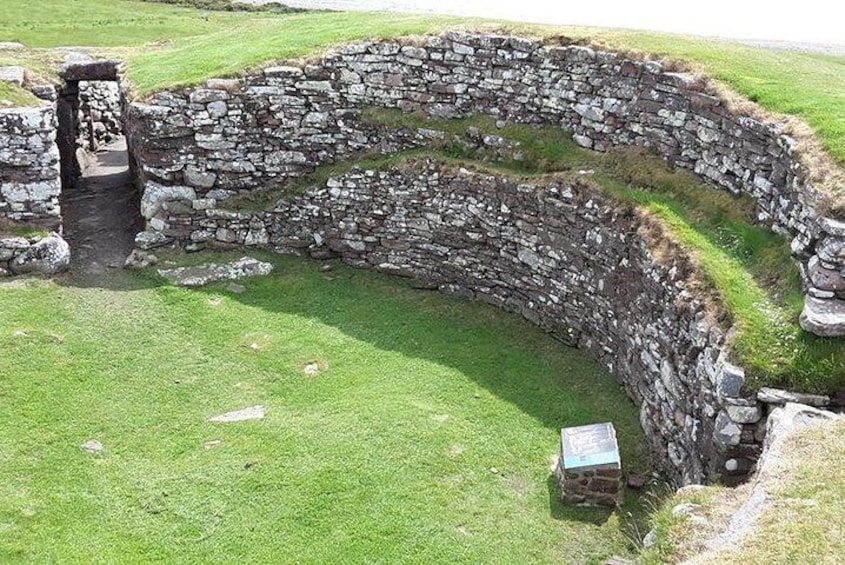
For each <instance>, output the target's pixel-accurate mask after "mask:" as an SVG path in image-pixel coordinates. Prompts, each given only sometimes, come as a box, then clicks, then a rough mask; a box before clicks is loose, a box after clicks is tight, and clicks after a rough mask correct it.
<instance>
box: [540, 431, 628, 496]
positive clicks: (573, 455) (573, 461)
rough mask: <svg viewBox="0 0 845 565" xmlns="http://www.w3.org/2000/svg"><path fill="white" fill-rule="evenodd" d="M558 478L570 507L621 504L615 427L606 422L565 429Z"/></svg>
mask: <svg viewBox="0 0 845 565" xmlns="http://www.w3.org/2000/svg"><path fill="white" fill-rule="evenodd" d="M554 474H555V476H556V477H557V480H558V483H559V484H560V487H561V491H562V492H561V497H562V499H563V502H564V503H566V504H575V505H578V506H616V505H618V504H620V503H621V502H622V494H623V493H622V465H621V462H620V459H619V445H618V443H617V442H616V429H615V428H614V427H613V424H611V423H609V422H605V423H601V424H590V425H587V426H577V427H572V428H563V429H561V430H560V457H559V458H558V462H557V465H556V466H555V472H554Z"/></svg>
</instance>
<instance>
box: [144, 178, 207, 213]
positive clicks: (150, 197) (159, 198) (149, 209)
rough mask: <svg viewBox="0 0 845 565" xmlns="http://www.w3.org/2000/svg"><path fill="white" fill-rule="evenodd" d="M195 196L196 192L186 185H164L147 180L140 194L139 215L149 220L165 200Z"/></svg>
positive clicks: (193, 197)
mask: <svg viewBox="0 0 845 565" xmlns="http://www.w3.org/2000/svg"><path fill="white" fill-rule="evenodd" d="M196 197H197V193H196V192H195V191H194V189H193V188H191V187H188V186H164V185H161V184H158V183H156V182H152V181H147V183H146V184H145V185H144V194H143V195H142V196H141V215H142V216H144V217H145V218H147V219H148V220H149V219H150V218H152V217H153V216H155V215H156V214H157V213H158V211H159V210H160V209H161V206H162V204H164V203H165V202H169V201H172V200H188V201H192V200H194V199H195V198H196Z"/></svg>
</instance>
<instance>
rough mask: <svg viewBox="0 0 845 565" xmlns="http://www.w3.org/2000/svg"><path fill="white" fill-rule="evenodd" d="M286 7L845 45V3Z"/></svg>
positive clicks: (377, 2)
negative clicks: (432, 15)
mask: <svg viewBox="0 0 845 565" xmlns="http://www.w3.org/2000/svg"><path fill="white" fill-rule="evenodd" d="M259 1H260V0H259ZM284 3H286V4H290V5H296V6H302V7H324V8H330V9H343V10H351V9H370V10H393V11H402V12H416V13H442V14H454V15H462V16H472V15H475V16H482V17H491V18H500V19H506V20H515V21H525V22H534V23H549V24H561V25H584V26H600V27H622V28H631V29H647V30H654V31H667V32H676V33H686V34H693V35H706V36H715V37H725V38H732V39H756V40H766V41H789V42H805V43H820V44H832V45H845V2H843V0H800V1H794V2H783V1H780V0H769V1H761V0H751V1H743V0H700V1H697V2H690V1H684V0H676V1H674V2H671V1H665V0H662V1H657V0H627V1H626V0H574V1H573V0H558V1H549V0H510V1H501V0H500V1H495V0H288V1H286V2H284Z"/></svg>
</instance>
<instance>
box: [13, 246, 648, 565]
mask: <svg viewBox="0 0 845 565" xmlns="http://www.w3.org/2000/svg"><path fill="white" fill-rule="evenodd" d="M192 257H194V256H192ZM231 258H232V256H225V257H219V258H218V257H216V256H213V257H209V256H203V257H197V258H196V260H197V261H199V260H204V261H206V260H216V259H231ZM182 260H184V258H183V257H180V261H182ZM267 260H270V261H272V262H274V263H275V265H276V272H275V273H274V274H273V275H271V276H270V277H266V278H262V279H253V280H248V281H244V285H245V286H246V291H245V292H244V293H243V294H232V293H229V292H226V291H225V290H224V286H225V285H218V286H214V287H211V288H208V289H204V290H185V289H181V288H176V287H172V286H168V285H164V284H162V282H161V281H160V280H159V279H158V278H157V277H155V276H153V275H152V274H149V275H146V274H137V273H136V274H132V273H122V272H119V273H116V274H113V275H112V278H109V279H104V280H103V279H102V278H101V280H98V281H97V283H98V286H97V287H90V288H82V287H74V286H62V285H63V283H62V281H61V280H59V281H58V282H50V281H41V280H17V281H7V282H5V283H0V311H2V312H3V318H2V321H0V348H2V350H3V351H5V352H7V354H5V355H3V356H2V357H0V375H2V378H0V403H2V406H3V409H2V410H0V445H2V446H3V449H2V452H0V461H2V465H0V561H2V562H4V563H10V562H11V563H14V562H45V561H50V562H110V561H114V562H123V561H126V560H129V561H134V560H139V559H141V560H144V561H168V562H169V561H175V560H179V561H185V562H216V561H220V560H225V561H243V560H247V561H256V562H278V561H280V560H281V561H290V562H293V561H295V562H322V563H327V562H330V563H337V562H357V563H360V562H365V561H367V560H371V559H373V558H375V557H378V558H380V559H383V560H385V561H389V562H401V561H406V560H413V561H415V562H443V561H448V562H450V563H452V562H454V563H479V562H497V563H509V562H510V563H525V562H560V561H561V560H563V561H572V560H582V559H592V560H595V561H597V562H598V561H599V560H600V559H601V558H603V557H606V556H609V555H612V554H620V555H625V554H628V553H629V552H630V551H632V548H631V547H629V541H628V537H627V536H626V535H625V532H624V531H623V530H625V528H624V527H623V526H624V523H623V520H622V518H623V517H624V516H625V515H626V513H627V512H628V511H632V512H634V513H638V512H640V508H639V503H638V502H637V501H636V500H635V499H629V501H628V504H627V506H626V507H625V508H624V509H622V510H620V511H618V512H616V513H613V514H611V513H608V512H605V511H599V510H596V511H593V510H584V509H572V508H565V507H562V506H561V505H560V504H559V502H558V496H559V495H558V492H557V490H556V488H555V487H554V486H553V484H552V483H551V482H550V480H549V477H550V475H549V467H548V465H549V458H550V456H551V455H552V454H553V453H554V452H555V450H556V448H557V444H558V428H559V427H560V426H561V425H575V424H582V423H588V422H594V421H613V422H614V423H615V424H616V427H617V429H618V431H619V440H620V444H621V449H622V457H623V460H624V461H625V465H626V468H627V469H629V470H632V471H634V470H639V471H645V470H646V459H647V455H646V448H645V440H644V438H643V437H642V432H641V431H640V427H639V424H638V416H637V409H636V407H635V406H633V404H632V403H631V402H630V401H629V400H628V399H627V398H626V397H625V395H624V393H623V392H622V390H621V389H620V388H619V387H618V385H617V384H616V383H615V382H614V380H613V379H612V377H610V376H609V375H608V374H607V372H606V371H605V370H604V369H603V368H602V367H601V366H599V365H598V364H597V363H595V362H593V361H592V360H590V359H588V358H586V357H585V355H584V354H582V353H581V352H578V351H576V350H572V349H569V348H565V347H561V346H560V344H559V343H557V342H555V341H554V340H552V339H551V338H549V337H548V336H546V335H545V334H544V333H543V332H542V331H540V330H538V329H537V328H535V327H533V326H531V325H530V324H529V323H527V322H525V321H523V320H522V319H520V318H518V317H515V316H512V315H505V314H503V313H502V312H500V311H499V310H497V309H495V308H492V307H489V306H485V305H481V304H477V303H466V302H464V301H461V300H457V299H449V298H447V297H443V296H442V295H440V294H438V293H431V292H422V291H415V290H412V289H410V288H408V287H407V286H405V285H404V284H403V283H402V282H400V281H396V280H394V279H389V278H386V277H382V276H379V275H376V274H374V273H370V272H362V271H353V270H350V269H347V268H344V267H342V266H340V265H338V266H335V267H334V268H333V269H332V270H331V271H329V272H324V271H322V270H321V269H320V267H319V266H318V265H316V264H314V263H313V262H310V261H306V260H303V259H291V258H280V257H277V256H271V257H267ZM312 363H314V364H316V365H317V366H318V368H319V372H318V373H317V374H316V375H313V376H309V375H307V374H306V373H305V372H304V370H303V369H304V367H305V366H306V365H309V364H312ZM256 404H263V405H264V406H265V408H266V414H267V416H266V418H265V419H264V420H262V421H260V422H244V423H239V424H212V423H210V422H208V421H207V420H208V418H209V417H211V416H214V415H216V414H220V413H223V412H228V411H231V410H236V409H240V408H244V407H246V406H252V405H256ZM88 439H97V440H99V441H100V442H102V444H103V445H104V447H105V450H104V452H103V453H102V454H101V455H90V454H87V453H85V452H84V451H83V450H82V449H80V445H81V444H82V443H83V442H85V441H86V440H88ZM215 441H219V443H212V442H215Z"/></svg>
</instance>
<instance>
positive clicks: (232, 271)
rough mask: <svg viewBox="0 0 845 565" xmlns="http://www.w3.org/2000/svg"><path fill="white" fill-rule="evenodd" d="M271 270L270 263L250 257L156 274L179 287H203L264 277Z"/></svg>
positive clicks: (161, 271) (164, 270) (160, 271)
mask: <svg viewBox="0 0 845 565" xmlns="http://www.w3.org/2000/svg"><path fill="white" fill-rule="evenodd" d="M272 270H273V265H271V264H270V263H265V262H262V261H258V260H257V259H253V258H252V257H241V258H240V259H238V260H237V261H234V262H232V263H222V264H218V263H205V264H202V265H196V266H193V267H176V268H173V269H159V270H158V273H159V274H160V275H161V276H163V277H164V278H166V279H168V280H170V281H173V282H174V283H176V284H178V285H180V286H204V285H207V284H210V283H212V282H216V281H224V280H237V279H242V278H247V277H260V276H265V275H269V274H270V272H271V271H272Z"/></svg>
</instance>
